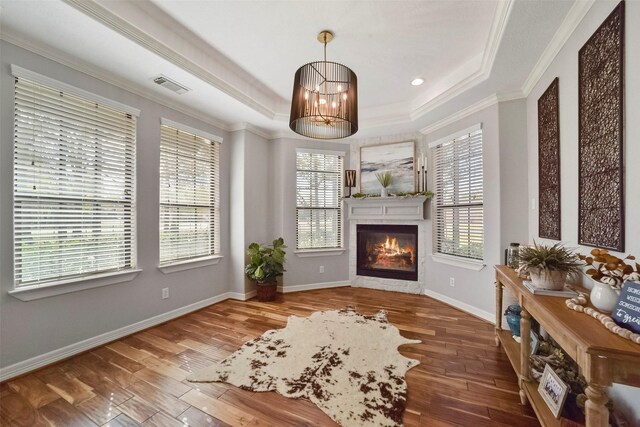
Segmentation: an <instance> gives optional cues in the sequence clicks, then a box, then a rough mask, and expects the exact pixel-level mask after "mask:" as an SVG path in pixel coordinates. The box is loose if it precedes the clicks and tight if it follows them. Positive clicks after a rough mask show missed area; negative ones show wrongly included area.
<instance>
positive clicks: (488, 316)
mask: <svg viewBox="0 0 640 427" xmlns="http://www.w3.org/2000/svg"><path fill="white" fill-rule="evenodd" d="M424 294H425V295H426V296H428V297H431V298H433V299H437V300H438V301H442V302H443V303H445V304H449V305H450V306H452V307H455V308H458V309H460V310H462V311H466V312H467V313H469V314H472V315H474V316H476V317H479V318H481V319H483V320H486V321H487V322H489V323H491V324H492V325H495V323H496V316H495V314H493V313H489V312H488V311H484V310H480V309H479V308H477V307H474V306H472V305H470V304H467V303H465V302H462V301H458V300H457V299H454V298H451V297H448V296H446V295H442V294H439V293H437V292H433V291H431V290H429V289H425V291H424Z"/></svg>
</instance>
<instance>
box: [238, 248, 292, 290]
mask: <svg viewBox="0 0 640 427" xmlns="http://www.w3.org/2000/svg"><path fill="white" fill-rule="evenodd" d="M286 247H287V246H286V245H285V244H284V239H283V238H282V237H280V238H278V239H276V240H274V241H273V243H272V244H271V245H264V244H263V245H260V244H258V243H255V242H254V243H251V244H250V245H249V248H248V249H247V255H249V260H250V262H249V264H247V265H246V266H245V267H244V272H245V273H246V275H247V277H248V278H249V279H251V280H255V281H256V282H258V283H273V282H275V281H276V280H277V278H278V276H282V273H284V272H285V271H286V270H285V269H284V262H285V259H284V255H285V251H284V249H285V248H286Z"/></svg>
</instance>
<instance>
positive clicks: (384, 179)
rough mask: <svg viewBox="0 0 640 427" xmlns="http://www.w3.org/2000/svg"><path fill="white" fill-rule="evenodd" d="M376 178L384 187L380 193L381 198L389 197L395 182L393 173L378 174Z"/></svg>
mask: <svg viewBox="0 0 640 427" xmlns="http://www.w3.org/2000/svg"><path fill="white" fill-rule="evenodd" d="M376 178H378V182H379V183H380V185H381V186H382V191H380V196H381V197H387V196H388V195H389V186H390V185H391V181H393V176H392V175H391V172H389V171H384V172H376Z"/></svg>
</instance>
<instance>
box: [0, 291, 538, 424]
mask: <svg viewBox="0 0 640 427" xmlns="http://www.w3.org/2000/svg"><path fill="white" fill-rule="evenodd" d="M278 298H279V299H278V301H276V302H274V303H259V302H257V301H254V300H251V301H246V302H240V301H233V300H228V301H224V302H222V303H219V304H216V305H213V306H210V307H207V308H205V309H203V310H200V311H197V312H195V313H192V314H189V315H187V316H185V317H182V318H179V319H175V320H173V321H170V322H168V323H165V324H163V325H160V326H157V327H154V328H152V329H148V330H146V331H143V332H139V333H137V334H134V335H132V336H129V337H126V338H123V339H121V340H118V341H116V342H112V343H110V344H107V345H105V346H102V347H99V348H96V349H94V350H92V351H89V352H87V353H83V354H81V355H78V356H76V357H73V358H71V359H69V360H66V361H64V362H61V363H58V364H55V365H52V366H50V367H47V368H44V369H42V370H39V371H36V372H33V373H31V374H28V375H26V376H22V377H19V378H15V379H13V380H10V381H7V382H5V383H2V384H0V425H2V426H6V427H9V426H25V427H27V426H28V427H31V426H60V427H75V426H78V427H94V426H109V427H131V426H146V427H151V426H158V427H160V426H162V427H166V426H169V427H171V426H187V425H188V426H227V425H231V426H278V427H280V426H335V424H334V423H333V422H332V421H331V419H329V417H328V416H326V415H325V414H324V413H322V412H321V411H320V410H319V409H318V408H317V407H315V405H313V404H312V403H310V402H308V401H306V400H292V399H286V398H284V397H282V396H280V395H278V394H276V393H272V392H270V393H251V392H247V391H244V390H240V389H238V388H235V387H233V386H230V385H227V384H223V383H207V384H192V383H189V382H187V381H186V380H185V377H186V375H187V374H188V373H189V372H191V371H192V370H196V369H199V368H202V367H206V366H208V365H211V364H213V363H214V362H216V361H218V360H221V359H222V358H224V357H226V356H227V355H228V354H230V353H231V352H233V351H235V350H236V349H237V348H238V346H240V345H241V344H243V343H244V342H245V341H247V340H249V339H251V338H254V337H257V336H259V335H261V334H262V333H263V332H264V331H266V330H268V329H273V328H281V327H283V326H284V325H285V323H286V319H287V316H289V315H297V316H307V315H309V314H311V313H312V312H314V311H317V310H326V309H339V308H343V307H345V306H347V305H352V306H355V307H356V308H357V310H358V311H359V312H361V313H365V314H373V313H375V312H377V311H378V310H379V309H385V310H387V312H388V317H389V320H390V321H391V322H392V323H393V324H395V325H396V326H397V327H398V328H399V329H400V331H401V333H402V335H403V336H405V337H408V338H413V339H420V340H422V341H423V342H422V343H421V344H413V345H405V346H402V347H401V349H400V352H401V353H402V354H404V355H405V356H407V357H411V358H414V359H419V360H420V362H421V364H420V365H419V366H417V367H415V368H413V369H412V370H410V371H409V372H408V373H407V382H408V390H409V392H408V404H407V411H406V413H405V416H404V424H405V426H408V427H415V426H435V427H441V426H474V427H483V426H524V427H528V426H532V427H533V426H539V424H538V422H537V420H536V419H535V416H534V414H533V412H532V411H531V409H530V408H529V407H528V406H522V405H520V399H519V396H518V386H517V382H516V376H515V374H514V372H513V370H512V369H511V366H510V365H509V361H508V359H507V357H506V355H505V354H504V353H503V351H502V350H501V349H498V348H496V347H495V346H494V338H493V327H492V326H491V325H490V324H488V323H486V322H484V321H482V320H479V319H476V318H474V317H472V316H470V315H468V314H466V313H464V312H461V311H459V310H456V309H454V308H452V307H449V306H447V305H445V304H442V303H440V302H438V301H435V300H433V299H430V298H428V297H425V296H418V295H408V294H402V293H395V292H384V291H376V290H370V289H361V288H348V287H347V288H335V289H324V290H317V291H308V292H300V293H294V294H286V295H280V296H279V297H278Z"/></svg>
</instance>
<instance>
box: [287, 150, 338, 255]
mask: <svg viewBox="0 0 640 427" xmlns="http://www.w3.org/2000/svg"><path fill="white" fill-rule="evenodd" d="M343 157H344V155H343V154H342V153H335V152H329V151H320V150H299V151H297V152H296V225H297V230H296V249H299V250H317V249H337V248H342V247H343V241H342V187H343V186H342V175H343Z"/></svg>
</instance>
